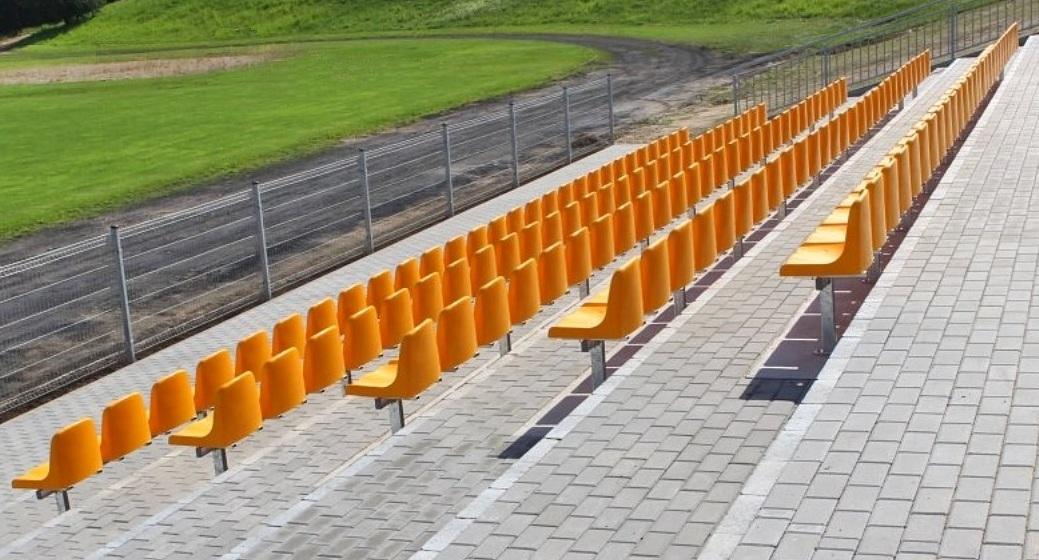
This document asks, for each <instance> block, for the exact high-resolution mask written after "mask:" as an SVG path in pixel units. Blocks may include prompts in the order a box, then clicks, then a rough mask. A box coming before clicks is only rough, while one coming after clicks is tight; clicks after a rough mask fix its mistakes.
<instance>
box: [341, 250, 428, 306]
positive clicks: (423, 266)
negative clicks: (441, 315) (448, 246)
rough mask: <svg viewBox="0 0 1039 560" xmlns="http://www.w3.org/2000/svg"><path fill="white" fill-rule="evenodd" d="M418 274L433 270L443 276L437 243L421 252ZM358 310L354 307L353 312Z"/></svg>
mask: <svg viewBox="0 0 1039 560" xmlns="http://www.w3.org/2000/svg"><path fill="white" fill-rule="evenodd" d="M418 264H419V274H421V275H422V277H423V278H425V277H427V276H429V275H430V274H433V273H434V272H435V273H437V274H439V275H441V276H443V275H444V266H445V265H444V249H443V247H440V246H439V245H438V246H436V247H430V248H429V249H426V252H424V253H422V256H420V257H419V263H418ZM357 311H360V309H355V310H354V312H355V313H356V312H357Z"/></svg>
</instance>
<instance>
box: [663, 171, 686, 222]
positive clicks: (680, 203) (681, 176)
mask: <svg viewBox="0 0 1039 560" xmlns="http://www.w3.org/2000/svg"><path fill="white" fill-rule="evenodd" d="M687 194H688V190H687V189H686V184H685V173H684V172H681V171H679V172H678V173H676V174H675V175H674V176H673V177H671V180H670V181H669V182H668V199H669V200H670V204H671V219H675V218H677V217H678V216H680V215H681V214H682V213H683V212H685V211H686V210H688V209H689V197H688V196H687Z"/></svg>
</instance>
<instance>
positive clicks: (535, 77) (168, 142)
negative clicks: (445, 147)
mask: <svg viewBox="0 0 1039 560" xmlns="http://www.w3.org/2000/svg"><path fill="white" fill-rule="evenodd" d="M296 50H297V49H295V48H293V47H285V48H284V56H285V60H280V61H275V62H268V63H265V64H260V65H257V66H253V67H248V68H243V69H235V70H229V71H224V72H216V73H211V74H201V75H196V76H182V77H176V78H159V79H140V80H123V81H110V82H87V83H73V84H53V85H33V86H0V137H3V138H4V149H3V150H0V168H2V169H3V170H4V172H3V173H2V174H0V197H3V200H4V205H3V206H4V212H2V213H0V236H10V235H12V234H16V233H18V232H23V231H26V230H28V229H32V228H34V227H37V226H39V225H43V224H49V223H54V222H59V221H62V220H67V219H69V218H73V217H77V216H83V215H87V214H90V213H92V212H95V211H97V210H100V209H103V208H108V207H111V206H113V205H117V204H119V203H123V202H126V201H130V200H135V199H138V198H140V197H141V196H144V195H153V194H156V193H160V192H162V191H164V190H168V189H169V188H170V187H172V186H176V185H182V184H184V183H186V182H190V181H192V180H197V179H201V178H206V177H212V176H215V175H219V174H222V173H228V172H233V171H237V170H242V169H247V168H250V167H255V166H256V165H259V164H262V163H265V162H270V161H272V160H275V159H279V158H281V157H287V156H291V155H296V154H299V153H301V152H306V151H309V150H312V149H314V148H317V147H321V146H327V145H328V144H329V143H331V142H334V141H336V140H337V139H339V138H342V137H345V136H350V135H355V134H361V133H364V132H367V131H371V130H375V129H379V128H382V127H386V126H389V125H392V124H397V123H401V122H404V121H408V120H411V119H414V118H416V117H419V116H422V115H426V114H430V113H433V112H436V111H439V110H442V109H444V108H447V107H452V106H457V105H460V104H463V103H466V102H469V101H474V100H478V99H482V98H486V97H491V96H495V95H499V94H502V93H504V92H508V91H513V90H516V89H522V88H526V87H530V86H533V85H535V84H537V83H539V82H544V81H546V80H549V79H552V78H555V77H558V76H561V75H565V74H567V73H569V72H571V71H573V70H574V69H575V68H578V67H581V66H583V65H585V64H586V63H589V62H591V61H593V60H595V59H596V58H597V56H598V55H597V53H596V52H595V51H592V50H589V49H585V48H580V47H574V46H566V45H557V44H551V43H542V42H533V41H490V40H476V39H469V40H465V39H461V40H446V39H430V40H424V41H412V40H377V41H349V42H340V43H333V44H318V45H310V46H308V47H307V48H306V49H303V50H301V51H299V52H296ZM196 54H197V53H196ZM66 60H67V59H66ZM463 67H464V68H466V71H465V72H460V71H459V69H460V68H463Z"/></svg>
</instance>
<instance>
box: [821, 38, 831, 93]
mask: <svg viewBox="0 0 1039 560" xmlns="http://www.w3.org/2000/svg"><path fill="white" fill-rule="evenodd" d="M828 83H830V49H829V47H825V48H823V86H824V87H825V86H826V84H828Z"/></svg>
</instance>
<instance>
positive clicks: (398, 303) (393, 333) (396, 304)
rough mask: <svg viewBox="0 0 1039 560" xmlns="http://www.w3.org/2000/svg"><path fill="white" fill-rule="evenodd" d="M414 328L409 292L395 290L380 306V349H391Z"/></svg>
mask: <svg viewBox="0 0 1039 560" xmlns="http://www.w3.org/2000/svg"><path fill="white" fill-rule="evenodd" d="M413 328H415V320H414V315H412V305H411V292H409V291H408V290H403V289H402V290H397V291H396V292H394V293H393V295H391V296H390V297H389V298H387V299H386V301H384V302H383V304H382V311H381V313H380V314H379V336H380V337H382V347H383V348H392V347H394V346H396V345H398V344H400V341H401V339H402V338H403V337H404V334H405V333H407V332H409V331H411V329H413Z"/></svg>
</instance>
